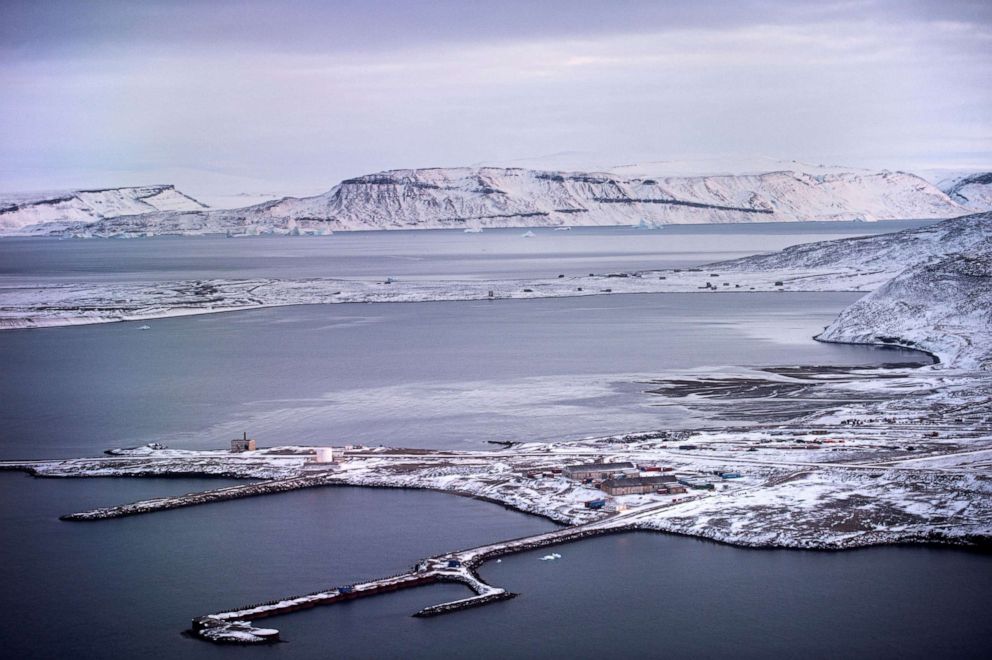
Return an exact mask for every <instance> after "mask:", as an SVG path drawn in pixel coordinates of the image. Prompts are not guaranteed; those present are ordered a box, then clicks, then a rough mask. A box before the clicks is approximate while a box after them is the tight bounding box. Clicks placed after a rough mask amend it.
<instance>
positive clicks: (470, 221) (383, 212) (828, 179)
mask: <svg viewBox="0 0 992 660" xmlns="http://www.w3.org/2000/svg"><path fill="white" fill-rule="evenodd" d="M966 212H967V209H965V208H964V207H962V206H960V205H959V204H957V203H956V202H954V201H952V200H951V199H950V198H949V197H948V196H947V195H946V194H944V193H943V192H941V191H940V190H939V189H937V188H936V187H934V186H933V185H931V184H930V183H928V182H926V181H924V180H923V179H921V178H919V177H917V176H915V175H912V174H907V173H904V172H878V173H866V172H863V171H848V172H839V171H838V172H829V173H823V174H809V173H801V172H793V171H776V172H767V173H764V174H749V175H737V176H734V175H719V176H696V177H655V178H648V177H644V176H635V177H625V176H621V175H617V174H612V173H588V172H560V171H544V170H527V169H520V168H501V167H478V168H433V169H419V170H392V171H388V172H381V173H378V174H369V175H366V176H361V177H357V178H354V179H348V180H346V181H342V182H341V183H340V184H338V185H337V186H335V187H334V188H332V189H331V190H329V191H328V192H326V193H324V194H322V195H317V196H314V197H305V198H293V197H289V198H285V199H282V200H279V201H274V202H266V203H263V204H258V205H255V206H249V207H246V208H243V209H234V210H212V211H178V212H164V213H153V214H147V215H141V216H127V215H120V216H117V217H113V218H107V219H103V220H100V221H98V222H96V223H93V224H92V225H90V226H88V227H85V228H70V229H69V230H68V231H66V232H63V233H68V234H72V235H87V236H116V235H153V234H176V233H182V234H203V233H230V234H257V233H270V232H271V233H326V232H328V231H339V230H361V229H425V228H450V227H524V226H559V225H631V224H639V223H641V222H647V223H657V224H663V223H717V222H719V223H727V222H778V221H790V222H791V221H804V220H852V219H862V220H874V219H894V218H947V217H954V216H959V215H964V214H965V213H966Z"/></svg>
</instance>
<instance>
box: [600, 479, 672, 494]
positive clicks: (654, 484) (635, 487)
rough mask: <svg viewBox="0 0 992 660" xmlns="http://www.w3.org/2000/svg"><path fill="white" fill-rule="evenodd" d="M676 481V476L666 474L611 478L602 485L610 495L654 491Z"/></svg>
mask: <svg viewBox="0 0 992 660" xmlns="http://www.w3.org/2000/svg"><path fill="white" fill-rule="evenodd" d="M674 483H676V479H675V477H674V476H672V475H669V474H666V475H662V476H659V477H632V478H629V479H610V480H608V481H604V482H603V484H602V485H601V486H600V488H602V489H603V490H604V491H606V493H608V494H609V495H643V494H645V493H654V492H655V491H657V490H658V489H659V488H667V487H668V485H669V484H674Z"/></svg>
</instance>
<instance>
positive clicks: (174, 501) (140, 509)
mask: <svg viewBox="0 0 992 660" xmlns="http://www.w3.org/2000/svg"><path fill="white" fill-rule="evenodd" d="M332 483H338V481H337V480H336V479H335V478H334V476H333V474H332V473H330V472H320V473H316V474H307V475H304V476H300V477H291V478H289V479H269V480H266V481H260V482H256V483H250V484H244V485H238V486H227V487H225V488H215V489H213V490H205V491H201V492H196V493H186V494H185V495H174V496H171V497H156V498H154V499H149V500H142V501H140V502H132V503H130V504H121V505H118V506H110V507H103V508H100V509H91V510H89V511H81V512H79V513H70V514H67V515H64V516H61V517H60V520H68V521H74V522H78V521H90V520H107V519H110V518H123V517H125V516H137V515H140V514H143V513H153V512H155V511H165V510H168V509H179V508H181V507H187V506H196V505H199V504H209V503H211V502H224V501H227V500H236V499H241V498H244V497H258V496H260V495H271V494H273V493H285V492H288V491H291V490H300V489H301V488H317V487H319V486H327V485H330V484H332Z"/></svg>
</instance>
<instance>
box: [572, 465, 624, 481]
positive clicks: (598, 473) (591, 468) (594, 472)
mask: <svg viewBox="0 0 992 660" xmlns="http://www.w3.org/2000/svg"><path fill="white" fill-rule="evenodd" d="M562 472H563V474H564V475H565V476H566V477H568V478H569V479H609V478H611V477H616V476H619V475H621V474H633V475H637V474H640V473H639V472H638V470H637V467H636V466H635V465H634V464H633V463H627V462H624V463H585V464H583V465H566V466H565V469H564V470H563V471H562Z"/></svg>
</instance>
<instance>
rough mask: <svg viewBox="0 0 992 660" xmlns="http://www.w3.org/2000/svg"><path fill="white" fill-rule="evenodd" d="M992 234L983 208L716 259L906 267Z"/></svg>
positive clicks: (740, 263)
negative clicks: (894, 228)
mask: <svg viewBox="0 0 992 660" xmlns="http://www.w3.org/2000/svg"><path fill="white" fill-rule="evenodd" d="M990 237H992V214H990V213H979V214H975V215H969V216H965V217H961V218H954V219H951V220H945V221H943V222H938V223H936V224H933V225H929V226H927V227H921V228H919V229H905V230H903V231H898V232H894V233H891V234H877V235H874V236H857V237H854V238H841V239H837V240H832V241H819V242H816V243H802V244H800V245H793V246H791V247H787V248H785V249H784V250H782V251H780V252H772V253H770V254H759V255H755V256H751V257H743V258H740V259H734V260H732V261H723V262H720V263H719V264H714V266H718V267H719V268H721V269H724V270H727V269H729V270H736V271H764V270H795V271H802V270H813V269H818V268H847V269H850V270H857V271H889V272H892V273H893V274H894V273H897V272H900V271H902V270H904V269H905V268H907V267H909V266H912V265H915V264H919V263H926V262H929V261H934V260H936V259H941V258H943V257H945V256H947V255H949V254H952V253H956V252H969V251H973V250H976V249H979V248H980V247H981V246H982V245H983V244H985V243H987V242H988V241H989V238H990Z"/></svg>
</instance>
